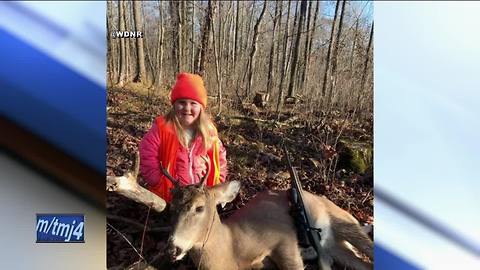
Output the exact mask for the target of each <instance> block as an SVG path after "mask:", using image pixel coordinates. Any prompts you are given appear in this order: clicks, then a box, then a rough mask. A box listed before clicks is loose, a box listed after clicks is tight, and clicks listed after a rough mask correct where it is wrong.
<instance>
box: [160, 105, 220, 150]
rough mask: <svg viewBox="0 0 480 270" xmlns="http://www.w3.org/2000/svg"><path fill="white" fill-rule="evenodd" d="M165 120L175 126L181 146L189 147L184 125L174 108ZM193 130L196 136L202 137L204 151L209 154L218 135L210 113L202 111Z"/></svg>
mask: <svg viewBox="0 0 480 270" xmlns="http://www.w3.org/2000/svg"><path fill="white" fill-rule="evenodd" d="M165 120H167V122H172V123H173V124H174V127H175V132H176V133H177V137H178V140H179V141H180V144H181V145H182V146H183V147H188V141H187V136H186V134H185V133H186V131H185V129H184V128H183V126H182V124H180V121H179V120H178V117H177V114H176V113H175V109H174V108H173V107H172V109H171V110H170V111H169V112H168V113H167V114H166V115H165ZM193 128H194V130H195V133H196V134H199V135H200V136H202V142H203V147H204V149H203V151H204V152H207V151H208V150H209V149H210V148H212V145H213V140H214V138H215V137H216V136H217V134H216V133H215V130H216V129H215V125H214V124H213V121H212V120H211V118H210V116H209V115H208V113H206V112H205V110H203V109H202V110H201V111H200V115H199V116H198V119H197V120H196V121H195V123H193Z"/></svg>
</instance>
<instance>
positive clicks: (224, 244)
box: [190, 211, 238, 270]
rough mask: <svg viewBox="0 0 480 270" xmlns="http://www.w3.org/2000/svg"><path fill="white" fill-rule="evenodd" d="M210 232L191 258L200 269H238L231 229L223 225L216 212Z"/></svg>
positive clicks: (192, 253) (194, 248)
mask: <svg viewBox="0 0 480 270" xmlns="http://www.w3.org/2000/svg"><path fill="white" fill-rule="evenodd" d="M210 222H211V227H210V232H207V236H206V237H205V238H206V239H205V240H204V242H201V243H199V244H197V245H195V246H194V247H193V248H192V250H191V251H192V252H191V254H190V255H191V257H192V259H193V261H194V263H195V265H196V266H197V268H198V269H209V270H217V269H219V270H220V269H224V270H229V269H238V266H237V263H236V260H235V256H234V254H233V242H232V236H231V231H230V228H229V227H228V226H227V225H225V224H223V223H222V222H221V220H220V217H219V216H218V213H217V212H216V211H215V213H214V215H213V219H212V221H210Z"/></svg>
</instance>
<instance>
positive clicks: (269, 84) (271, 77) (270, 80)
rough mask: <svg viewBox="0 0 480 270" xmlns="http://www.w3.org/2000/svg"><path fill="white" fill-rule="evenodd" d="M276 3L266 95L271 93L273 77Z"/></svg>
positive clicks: (276, 19) (276, 17)
mask: <svg viewBox="0 0 480 270" xmlns="http://www.w3.org/2000/svg"><path fill="white" fill-rule="evenodd" d="M278 17H279V15H278V2H275V18H273V31H272V46H271V47H270V57H269V58H270V59H269V63H268V78H267V93H269V94H271V92H272V88H273V86H272V81H273V78H274V77H275V76H274V75H275V74H274V69H273V59H274V52H275V33H276V28H277V21H278Z"/></svg>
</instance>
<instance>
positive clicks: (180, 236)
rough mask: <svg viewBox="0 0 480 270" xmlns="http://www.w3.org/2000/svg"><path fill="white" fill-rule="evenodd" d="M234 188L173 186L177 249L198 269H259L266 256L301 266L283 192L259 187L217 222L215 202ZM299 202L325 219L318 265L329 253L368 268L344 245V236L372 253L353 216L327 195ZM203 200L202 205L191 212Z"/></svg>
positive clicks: (223, 199) (321, 221)
mask: <svg viewBox="0 0 480 270" xmlns="http://www.w3.org/2000/svg"><path fill="white" fill-rule="evenodd" d="M238 188H239V183H238V182H237V183H233V184H232V182H229V183H224V184H222V185H219V186H215V187H212V188H203V187H200V186H197V187H195V186H190V187H184V188H181V189H178V190H177V191H175V192H174V197H173V201H172V210H173V211H174V212H175V213H176V215H177V218H176V219H175V222H174V223H175V224H174V232H173V234H172V237H171V239H176V240H175V241H177V243H179V244H178V245H184V247H185V250H184V249H181V250H183V251H184V252H187V251H188V252H189V254H190V256H191V257H192V259H193V261H194V263H195V264H196V265H197V267H198V268H199V269H209V270H216V269H218V270H220V269H222V270H223V269H225V270H229V269H232V270H233V269H235V270H236V269H259V268H261V267H263V266H264V262H265V261H266V258H269V260H271V261H272V262H273V263H274V264H275V265H276V266H277V267H278V268H279V269H298V270H300V269H303V262H302V258H301V256H300V250H299V248H298V242H297V237H296V231H295V227H294V224H293V221H292V218H291V216H290V214H289V202H288V200H287V194H286V192H284V191H266V192H262V193H260V194H258V195H257V196H255V197H254V198H253V199H252V200H251V201H250V202H249V203H248V204H247V205H246V206H245V207H243V208H241V209H239V210H238V211H236V212H235V213H234V214H233V215H232V216H231V217H230V218H228V219H227V220H225V221H224V222H223V223H222V222H221V221H220V218H219V216H218V213H217V211H216V207H215V205H216V204H218V203H224V202H228V201H231V200H233V199H234V198H235V196H236V194H237V192H238ZM305 204H306V206H307V208H308V214H309V215H310V217H311V218H312V220H315V221H318V224H327V225H322V226H325V228H322V231H323V232H324V234H325V236H326V238H325V239H323V240H322V243H324V245H323V246H322V247H323V250H322V252H321V256H319V265H320V263H322V264H323V265H326V267H328V266H329V265H330V264H331V260H332V258H334V259H336V260H338V261H339V262H341V263H343V264H345V265H349V266H351V267H353V268H355V269H361V270H363V269H371V268H372V267H371V264H368V263H366V262H363V261H362V260H361V259H359V258H357V257H356V256H355V254H353V252H352V251H351V250H349V249H348V248H347V247H346V245H345V244H344V241H348V242H349V243H350V244H352V245H353V246H355V247H356V248H357V249H358V250H360V251H361V252H363V253H365V254H366V255H367V256H369V257H370V258H373V243H372V241H371V240H370V239H369V238H368V236H366V235H365V233H364V232H363V231H362V230H361V228H360V226H359V224H358V221H356V220H355V218H353V217H352V216H351V215H350V214H348V213H347V212H346V211H344V210H342V209H341V208H339V207H338V206H336V205H335V204H333V203H332V202H330V201H329V200H328V199H327V198H325V197H318V196H315V195H313V194H311V193H308V192H305ZM203 205H204V206H205V209H204V210H203V211H202V212H201V213H198V212H196V209H197V208H198V207H199V206H203ZM326 227H329V228H326ZM329 232H330V233H329ZM172 242H173V240H172ZM190 244H191V246H190ZM170 248H171V249H173V250H175V248H176V247H175V246H173V247H170ZM324 270H325V269H324Z"/></svg>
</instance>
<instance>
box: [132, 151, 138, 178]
mask: <svg viewBox="0 0 480 270" xmlns="http://www.w3.org/2000/svg"><path fill="white" fill-rule="evenodd" d="M139 169H140V152H138V150H137V151H136V152H135V164H134V167H133V171H132V175H133V177H134V178H135V179H137V176H138V171H139Z"/></svg>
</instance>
